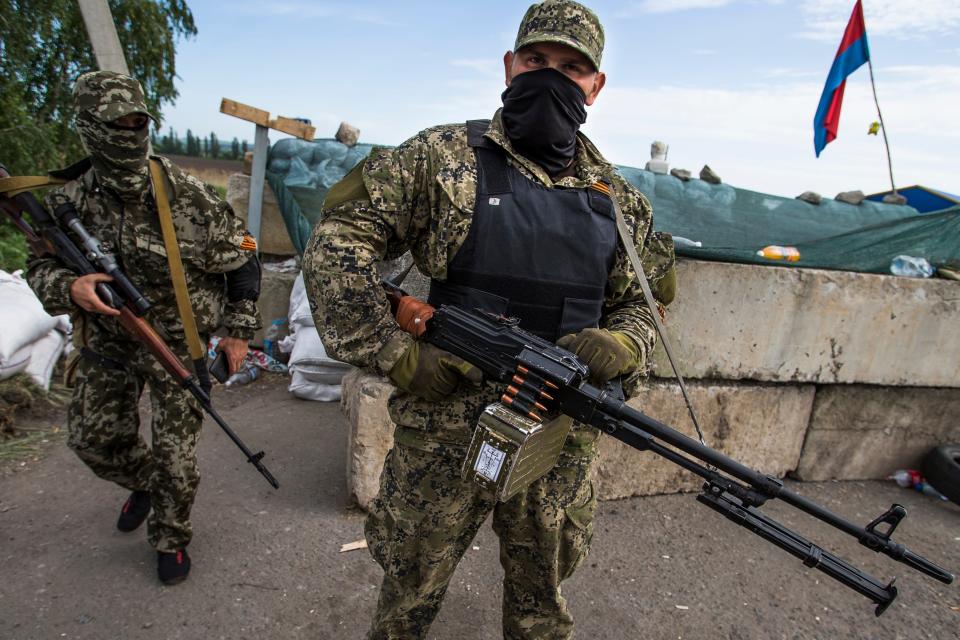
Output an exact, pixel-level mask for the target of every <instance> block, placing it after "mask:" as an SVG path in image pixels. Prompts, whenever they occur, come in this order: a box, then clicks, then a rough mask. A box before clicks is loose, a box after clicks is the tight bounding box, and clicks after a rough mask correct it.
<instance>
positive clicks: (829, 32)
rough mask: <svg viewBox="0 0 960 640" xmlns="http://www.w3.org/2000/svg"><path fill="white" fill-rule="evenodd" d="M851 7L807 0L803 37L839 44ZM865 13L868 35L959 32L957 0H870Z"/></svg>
mask: <svg viewBox="0 0 960 640" xmlns="http://www.w3.org/2000/svg"><path fill="white" fill-rule="evenodd" d="M852 8H853V3H852V2H851V1H850V0H804V2H803V4H802V5H801V12H802V13H803V15H804V22H805V30H804V31H803V32H802V33H801V36H802V37H805V38H811V39H815V40H836V41H837V42H839V41H840V37H841V36H842V35H843V30H844V28H845V27H846V26H847V21H848V20H849V19H850V12H851V11H852ZM863 10H864V19H865V21H866V23H867V35H868V36H891V37H894V38H899V39H902V40H910V39H917V38H923V37H926V36H928V35H931V34H939V35H947V34H951V33H957V32H960V2H957V0H870V2H869V3H868V4H866V6H864V8H863Z"/></svg>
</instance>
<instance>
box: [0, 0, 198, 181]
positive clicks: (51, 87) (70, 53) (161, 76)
mask: <svg viewBox="0 0 960 640" xmlns="http://www.w3.org/2000/svg"><path fill="white" fill-rule="evenodd" d="M110 10H111V11H112V12H113V17H114V22H115V23H116V25H117V34H118V35H119V37H120V43H121V45H122V46H123V50H124V54H125V57H126V59H127V65H128V66H129V67H130V73H131V74H132V75H133V76H135V77H136V78H138V79H139V80H140V82H141V83H142V84H143V87H144V91H145V92H146V98H147V104H148V106H149V107H150V109H151V111H153V113H154V114H155V115H157V117H160V116H161V114H162V111H163V109H162V107H163V105H164V104H168V103H172V102H173V101H174V100H175V99H176V97H177V90H176V87H175V86H174V78H175V77H176V64H175V57H176V41H177V40H178V39H180V38H181V37H190V36H193V35H196V33H197V29H196V26H194V22H193V14H192V13H191V12H190V9H189V8H188V7H187V3H186V1H185V0H110ZM95 69H97V64H96V60H95V59H94V56H93V50H92V48H91V46H90V41H89V39H88V37H87V30H86V28H85V26H84V24H83V19H82V18H81V16H80V10H79V7H78V4H77V1H76V0H39V1H38V0H0V149H2V150H3V151H2V153H3V156H4V157H3V158H2V161H3V163H4V164H5V165H6V166H7V168H8V169H10V172H11V173H13V174H14V175H16V174H28V173H35V172H37V171H46V170H49V169H53V168H56V167H58V166H62V165H64V164H66V163H67V162H71V161H74V160H77V159H79V158H80V157H81V156H82V155H83V149H82V147H81V146H80V140H79V138H78V137H77V135H76V134H75V133H74V131H73V128H72V120H73V99H72V91H73V82H74V80H76V78H77V76H79V75H80V74H81V73H84V72H86V71H93V70H95Z"/></svg>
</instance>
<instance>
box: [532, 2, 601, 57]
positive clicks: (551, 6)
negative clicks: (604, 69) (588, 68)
mask: <svg viewBox="0 0 960 640" xmlns="http://www.w3.org/2000/svg"><path fill="white" fill-rule="evenodd" d="M537 42H556V43H558V44H564V45H567V46H568V47H573V48H574V49H576V50H577V51H579V52H580V53H582V54H583V55H585V56H587V58H588V59H589V60H590V62H592V63H593V67H594V69H600V59H601V58H602V57H603V44H604V35H603V25H602V24H600V19H599V18H598V17H597V15H596V14H595V13H594V12H593V11H591V10H590V9H588V8H586V7H585V6H583V5H582V4H580V3H578V2H571V1H570V0H546V1H545V2H540V3H537V4H533V5H530V8H529V9H527V12H526V14H525V15H524V16H523V20H522V21H521V22H520V29H519V30H518V31H517V40H516V42H515V43H514V46H513V50H514V51H519V50H520V49H521V48H523V47H525V46H527V45H531V44H535V43H537Z"/></svg>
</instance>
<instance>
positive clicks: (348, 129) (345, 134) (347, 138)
mask: <svg viewBox="0 0 960 640" xmlns="http://www.w3.org/2000/svg"><path fill="white" fill-rule="evenodd" d="M334 137H335V138H336V139H337V142H340V143H342V144H345V145H347V146H348V147H352V146H353V145H355V144H357V141H358V140H359V139H360V129H357V128H356V127H355V126H353V125H351V124H348V123H346V122H341V123H340V128H339V129H337V134H336V136H334Z"/></svg>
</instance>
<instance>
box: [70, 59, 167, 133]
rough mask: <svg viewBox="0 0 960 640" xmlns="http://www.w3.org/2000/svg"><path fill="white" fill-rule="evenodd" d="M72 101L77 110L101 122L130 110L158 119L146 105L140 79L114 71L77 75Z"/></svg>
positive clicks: (120, 116)
mask: <svg viewBox="0 0 960 640" xmlns="http://www.w3.org/2000/svg"><path fill="white" fill-rule="evenodd" d="M73 102H74V106H76V108H77V111H85V112H87V113H89V114H90V115H92V116H93V117H94V118H96V119H97V120H99V121H101V122H113V121H114V120H116V119H117V118H122V117H123V116H126V115H129V114H131V113H145V114H147V115H148V116H150V117H151V118H153V121H154V122H157V118H156V116H154V115H153V114H152V113H150V111H149V110H148V109H147V102H146V100H145V99H144V97H143V87H142V86H140V82H139V81H138V80H137V79H136V78H131V77H130V76H125V75H123V74H122V73H117V72H115V71H91V72H90V73H85V74H83V75H82V76H80V77H79V78H77V83H76V84H75V85H74V87H73Z"/></svg>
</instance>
